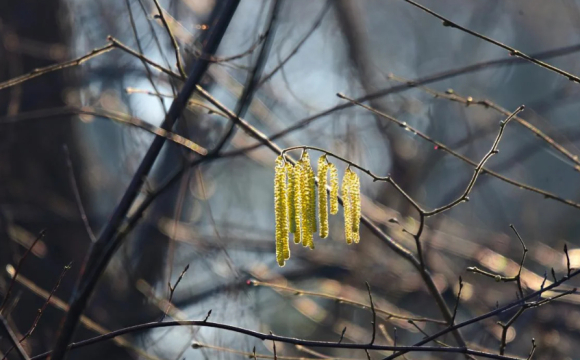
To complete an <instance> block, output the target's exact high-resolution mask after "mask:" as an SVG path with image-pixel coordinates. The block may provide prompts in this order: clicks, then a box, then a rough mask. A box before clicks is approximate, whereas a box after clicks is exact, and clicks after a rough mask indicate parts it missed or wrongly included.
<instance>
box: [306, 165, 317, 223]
mask: <svg viewBox="0 0 580 360" xmlns="http://www.w3.org/2000/svg"><path fill="white" fill-rule="evenodd" d="M308 185H310V213H309V214H310V216H311V218H310V225H311V228H312V233H313V234H314V233H316V231H317V230H318V229H317V226H316V225H317V221H316V179H315V176H314V169H312V168H310V171H309V173H308Z"/></svg>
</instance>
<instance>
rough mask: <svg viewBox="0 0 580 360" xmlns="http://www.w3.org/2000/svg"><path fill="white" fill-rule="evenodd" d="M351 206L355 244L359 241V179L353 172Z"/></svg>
mask: <svg viewBox="0 0 580 360" xmlns="http://www.w3.org/2000/svg"><path fill="white" fill-rule="evenodd" d="M350 198H351V206H352V239H353V240H354V242H355V244H358V242H359V240H360V217H361V204H360V179H359V177H358V175H357V174H356V173H355V172H354V171H353V172H352V175H351V190H350Z"/></svg>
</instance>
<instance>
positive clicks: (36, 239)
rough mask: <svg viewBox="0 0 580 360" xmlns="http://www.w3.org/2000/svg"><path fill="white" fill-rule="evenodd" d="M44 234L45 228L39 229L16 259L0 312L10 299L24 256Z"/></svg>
mask: <svg viewBox="0 0 580 360" xmlns="http://www.w3.org/2000/svg"><path fill="white" fill-rule="evenodd" d="M45 234H46V230H45V229H43V230H40V232H39V233H38V235H37V236H36V238H35V239H34V241H33V242H32V244H31V245H30V246H29V247H28V249H26V252H25V253H24V255H22V257H21V258H20V260H19V261H18V265H16V269H15V270H14V275H13V276H12V280H10V285H8V290H6V295H4V299H3V300H2V304H1V305H0V314H2V312H3V311H4V307H5V306H6V304H7V303H8V300H9V299H10V295H11V294H12V288H13V287H14V283H15V282H16V278H17V277H18V274H19V273H20V269H21V268H22V264H24V260H26V258H27V257H28V255H29V254H30V252H31V251H32V248H34V245H36V243H38V242H39V241H40V240H41V239H42V238H44V235H45Z"/></svg>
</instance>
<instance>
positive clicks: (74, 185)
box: [62, 144, 97, 243]
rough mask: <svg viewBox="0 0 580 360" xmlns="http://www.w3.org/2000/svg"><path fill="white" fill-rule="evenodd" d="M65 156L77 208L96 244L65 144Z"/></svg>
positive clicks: (90, 236)
mask: <svg viewBox="0 0 580 360" xmlns="http://www.w3.org/2000/svg"><path fill="white" fill-rule="evenodd" d="M62 148H63V151H64V154H65V159H66V166H67V168H68V177H69V179H70V185H71V188H72V191H73V194H74V196H75V202H76V203H77V208H78V209H79V214H80V216H81V220H82V221H83V225H84V226H85V230H86V232H87V235H88V236H89V239H90V240H91V242H93V243H94V242H95V241H97V238H96V237H95V233H94V232H93V229H92V228H91V224H90V223H89V218H88V217H87V214H86V212H85V207H84V206H83V202H82V200H81V193H80V191H79V187H78V185H77V181H76V179H75V173H74V169H73V165H72V160H71V158H70V152H69V150H68V146H67V145H66V144H64V145H63V146H62Z"/></svg>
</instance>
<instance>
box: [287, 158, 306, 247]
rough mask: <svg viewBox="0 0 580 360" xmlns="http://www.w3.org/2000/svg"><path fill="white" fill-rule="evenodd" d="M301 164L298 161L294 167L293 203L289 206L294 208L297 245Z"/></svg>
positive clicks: (300, 206) (300, 211)
mask: <svg viewBox="0 0 580 360" xmlns="http://www.w3.org/2000/svg"><path fill="white" fill-rule="evenodd" d="M302 172H303V169H302V162H301V161H298V162H297V163H296V165H295V166H294V177H293V182H294V202H293V203H290V206H293V207H294V223H295V226H296V229H295V233H294V242H295V243H296V244H299V243H300V242H301V241H302V225H301V224H302V222H303V216H302Z"/></svg>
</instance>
